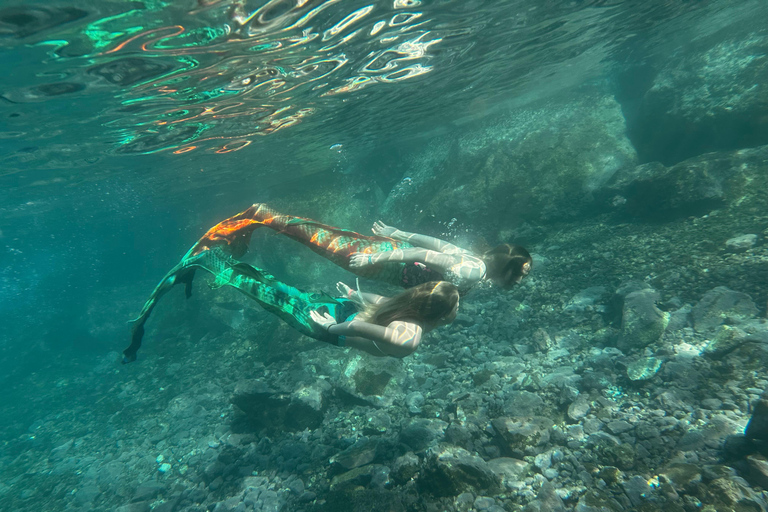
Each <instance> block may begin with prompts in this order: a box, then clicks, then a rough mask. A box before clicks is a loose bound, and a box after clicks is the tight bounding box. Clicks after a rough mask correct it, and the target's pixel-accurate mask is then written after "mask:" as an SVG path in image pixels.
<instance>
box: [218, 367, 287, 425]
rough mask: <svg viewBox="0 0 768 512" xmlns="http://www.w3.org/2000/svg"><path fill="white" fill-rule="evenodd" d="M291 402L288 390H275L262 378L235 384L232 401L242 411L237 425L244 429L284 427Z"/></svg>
mask: <svg viewBox="0 0 768 512" xmlns="http://www.w3.org/2000/svg"><path fill="white" fill-rule="evenodd" d="M290 402H291V395H290V393H288V392H283V391H280V390H275V389H272V388H271V387H269V385H268V384H267V383H266V382H264V381H261V380H256V379H251V380H242V381H240V382H238V383H237V385H236V386H235V393H234V395H233V397H232V403H233V404H234V405H235V406H236V407H237V409H238V410H239V411H240V412H241V413H242V415H243V416H242V418H240V419H239V420H238V421H237V427H239V428H241V429H244V430H259V429H261V428H265V427H266V428H283V426H284V424H285V412H286V410H287V409H288V405H289V404H290Z"/></svg>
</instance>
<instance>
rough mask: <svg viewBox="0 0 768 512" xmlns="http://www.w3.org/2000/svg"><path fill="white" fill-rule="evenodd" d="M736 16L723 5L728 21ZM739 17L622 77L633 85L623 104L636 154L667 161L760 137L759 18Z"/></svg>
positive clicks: (766, 96)
mask: <svg viewBox="0 0 768 512" xmlns="http://www.w3.org/2000/svg"><path fill="white" fill-rule="evenodd" d="M737 19H738V17H737V16H736V15H735V13H731V16H729V20H728V21H729V22H730V23H734V24H735V23H738V22H737ZM743 21H744V22H743V23H740V25H741V26H740V27H738V28H736V27H731V28H730V29H729V30H725V29H723V30H721V31H719V32H718V33H716V34H714V35H712V36H710V37H706V36H705V37H699V38H698V40H697V41H696V43H695V44H693V45H691V47H690V48H686V49H685V51H678V52H677V53H673V54H671V55H665V56H664V59H663V64H662V65H661V66H657V68H656V69H655V70H653V69H644V70H640V71H641V73H639V74H637V73H636V74H637V76H636V77H635V80H633V82H634V83H633V84H628V85H630V87H629V88H632V89H640V90H638V91H637V92H635V93H634V94H632V96H634V97H631V98H629V97H627V98H624V99H623V105H624V111H625V113H626V114H627V124H628V128H629V130H628V133H629V137H630V138H631V139H632V142H633V143H634V145H635V147H636V148H637V152H638V154H639V156H640V159H641V160H642V161H645V162H649V161H660V162H662V163H664V164H665V165H670V164H674V163H677V162H680V161H682V160H685V159H686V158H690V157H693V156H696V155H700V154H702V153H705V152H708V151H728V150H733V149H739V148H747V147H754V146H760V145H764V144H768V116H766V115H765V113H766V111H767V110H768V57H766V54H768V37H766V35H765V33H764V31H763V30H762V23H759V22H758V25H757V26H756V25H754V22H753V20H743ZM750 30H753V32H752V33H749V32H748V31H750ZM745 32H746V33H745ZM723 34H728V36H727V38H723ZM649 78H650V80H649ZM640 82H645V84H647V85H646V87H645V88H644V89H643V88H638V86H637V84H638V83H640ZM625 89H627V88H625ZM625 92H626V91H625Z"/></svg>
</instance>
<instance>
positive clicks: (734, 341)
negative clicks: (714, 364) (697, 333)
mask: <svg viewBox="0 0 768 512" xmlns="http://www.w3.org/2000/svg"><path fill="white" fill-rule="evenodd" d="M747 338H748V337H747V333H746V332H744V331H743V330H741V329H739V328H738V327H733V326H730V325H721V326H720V327H718V328H717V330H716V331H715V335H714V336H713V337H712V339H711V340H709V342H708V343H707V345H706V346H705V347H704V354H705V355H708V356H711V357H721V356H724V355H726V354H728V353H730V352H733V351H734V350H736V349H737V348H738V347H739V346H741V344H742V343H744V342H745V341H747Z"/></svg>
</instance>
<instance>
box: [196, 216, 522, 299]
mask: <svg viewBox="0 0 768 512" xmlns="http://www.w3.org/2000/svg"><path fill="white" fill-rule="evenodd" d="M260 227H268V228H270V229H272V230H274V231H276V232H277V233H280V234H283V235H285V236H287V237H289V238H292V239H293V240H296V241H298V242H300V243H302V244H304V245H306V246H307V247H309V248H310V249H312V250H313V251H314V252H316V253H317V254H319V255H321V256H323V257H324V258H326V259H328V260H330V261H332V262H333V263H335V264H336V265H338V266H340V267H342V268H345V269H347V270H349V271H351V272H352V273H354V274H356V275H358V276H360V277H367V278H370V279H375V280H378V281H383V282H386V283H389V284H393V285H395V286H400V287H403V288H410V287H413V286H417V285H419V284H421V283H425V282H428V281H448V282H450V283H452V284H454V285H455V286H456V287H457V288H458V289H459V293H461V294H465V293H466V292H467V291H469V290H470V289H471V288H472V287H473V286H474V285H476V284H477V283H479V282H480V281H482V280H489V281H491V282H493V283H494V284H496V285H498V286H500V287H501V288H503V289H510V288H512V287H513V286H515V285H516V284H519V283H520V282H521V281H522V279H523V278H524V277H525V276H527V275H528V274H529V273H530V271H531V270H532V264H533V261H532V259H531V255H530V254H529V253H528V251H527V250H525V248H523V247H521V246H519V245H510V244H502V245H499V246H497V247H495V248H493V249H491V250H489V251H487V252H485V253H483V254H474V253H472V252H471V251H468V250H465V249H462V248H460V247H457V246H456V245H453V244H451V243H449V242H446V241H444V240H440V239H438V238H433V237H431V236H426V235H420V234H418V233H408V232H406V231H401V230H399V229H396V228H393V227H391V226H387V225H386V224H384V223H382V222H380V221H379V222H376V223H374V225H373V229H372V230H373V233H374V235H373V236H366V235H362V234H360V233H357V232H355V231H350V230H346V229H341V228H337V227H334V226H329V225H327V224H322V223H320V222H317V221H315V220H312V219H306V218H303V217H295V216H292V215H285V214H282V213H279V212H277V211H275V210H273V209H272V208H270V207H268V206H267V205H266V204H263V203H257V204H254V205H252V206H251V207H250V208H248V209H247V210H245V211H243V212H241V213H239V214H237V215H235V216H233V217H230V218H228V219H226V220H224V221H222V222H220V223H219V224H217V225H216V226H214V227H213V228H211V229H210V230H208V232H207V233H206V234H205V235H204V236H203V237H202V238H201V239H200V241H198V243H197V245H196V246H195V247H196V248H197V250H203V249H205V248H210V247H214V246H217V245H226V246H227V247H228V248H229V251H230V253H231V254H233V255H235V256H238V257H239V256H242V255H243V254H244V253H245V252H246V251H247V249H248V243H249V242H250V237H251V234H252V233H253V231H254V230H255V229H258V228H260ZM193 250H195V248H193Z"/></svg>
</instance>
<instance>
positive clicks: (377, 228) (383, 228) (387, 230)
mask: <svg viewBox="0 0 768 512" xmlns="http://www.w3.org/2000/svg"><path fill="white" fill-rule="evenodd" d="M371 231H373V233H374V234H376V235H379V236H386V237H389V238H394V237H393V235H394V234H395V232H396V231H397V228H393V227H392V226H387V225H386V224H384V223H383V222H381V221H380V220H377V221H376V222H374V223H373V228H371Z"/></svg>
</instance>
